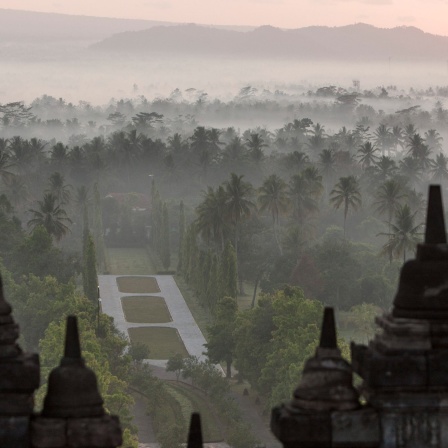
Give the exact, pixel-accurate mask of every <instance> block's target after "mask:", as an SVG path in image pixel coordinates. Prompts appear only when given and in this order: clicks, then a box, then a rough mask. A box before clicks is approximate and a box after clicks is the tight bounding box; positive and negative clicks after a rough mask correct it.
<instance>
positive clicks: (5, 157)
mask: <svg viewBox="0 0 448 448" xmlns="http://www.w3.org/2000/svg"><path fill="white" fill-rule="evenodd" d="M13 166H14V164H13V163H12V161H11V157H10V155H9V152H8V151H7V150H0V178H1V179H2V180H3V182H4V183H5V184H8V183H9V182H10V181H11V178H12V177H13V176H14V174H13V172H12V171H11V168H13Z"/></svg>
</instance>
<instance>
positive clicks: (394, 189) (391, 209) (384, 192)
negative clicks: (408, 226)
mask: <svg viewBox="0 0 448 448" xmlns="http://www.w3.org/2000/svg"><path fill="white" fill-rule="evenodd" d="M405 197H406V194H405V192H404V190H403V185H402V184H401V183H400V182H398V181H397V180H395V179H389V180H386V181H385V182H384V183H383V184H382V185H381V186H380V187H379V188H378V191H377V192H376V194H375V199H376V201H375V202H374V203H373V205H374V206H375V207H376V211H377V212H378V213H380V214H382V215H383V214H386V215H387V218H388V219H387V222H388V223H389V231H390V224H391V221H392V216H393V215H394V213H395V212H396V211H397V209H398V207H400V205H401V201H402V200H403V199H404V198H405Z"/></svg>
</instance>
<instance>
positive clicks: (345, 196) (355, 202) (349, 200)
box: [330, 176, 362, 239]
mask: <svg viewBox="0 0 448 448" xmlns="http://www.w3.org/2000/svg"><path fill="white" fill-rule="evenodd" d="M330 196H331V197H330V203H331V204H333V207H334V208H335V209H339V208H340V207H341V205H344V239H345V224H346V221H347V215H348V212H349V209H350V208H352V209H353V210H355V211H356V210H358V208H359V207H361V204H362V201H361V192H360V191H359V184H358V180H357V179H356V177H355V176H347V177H341V178H339V182H338V183H337V184H336V185H335V187H334V188H333V190H332V191H331V193H330Z"/></svg>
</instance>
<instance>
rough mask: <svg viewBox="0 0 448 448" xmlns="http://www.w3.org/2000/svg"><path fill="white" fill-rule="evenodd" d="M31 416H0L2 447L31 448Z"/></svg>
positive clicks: (0, 441) (0, 440) (0, 443)
mask: <svg viewBox="0 0 448 448" xmlns="http://www.w3.org/2000/svg"><path fill="white" fill-rule="evenodd" d="M29 427H30V419H29V417H25V416H24V417H12V416H11V417H6V416H4V417H3V416H0V447H1V448H29V446H30V440H29V435H30V431H29Z"/></svg>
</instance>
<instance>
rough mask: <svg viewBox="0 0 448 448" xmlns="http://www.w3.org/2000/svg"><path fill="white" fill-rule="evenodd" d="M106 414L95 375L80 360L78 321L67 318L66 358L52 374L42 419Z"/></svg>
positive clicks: (74, 318) (82, 360) (72, 317)
mask: <svg viewBox="0 0 448 448" xmlns="http://www.w3.org/2000/svg"><path fill="white" fill-rule="evenodd" d="M104 413H105V412H104V408H103V399H102V398H101V395H100V393H99V390H98V384H97V381H96V375H95V373H94V372H93V370H91V369H89V368H88V367H87V366H86V365H85V362H84V359H83V358H82V357H81V348H80V343H79V334H78V324H77V320H76V317H75V316H68V317H67V330H66V335H65V350H64V357H63V358H62V359H61V364H60V365H59V366H58V367H56V368H55V369H53V370H52V371H51V373H50V377H49V379H48V391H47V395H46V396H45V400H44V408H43V410H42V416H43V417H49V418H86V417H100V416H102V415H104Z"/></svg>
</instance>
